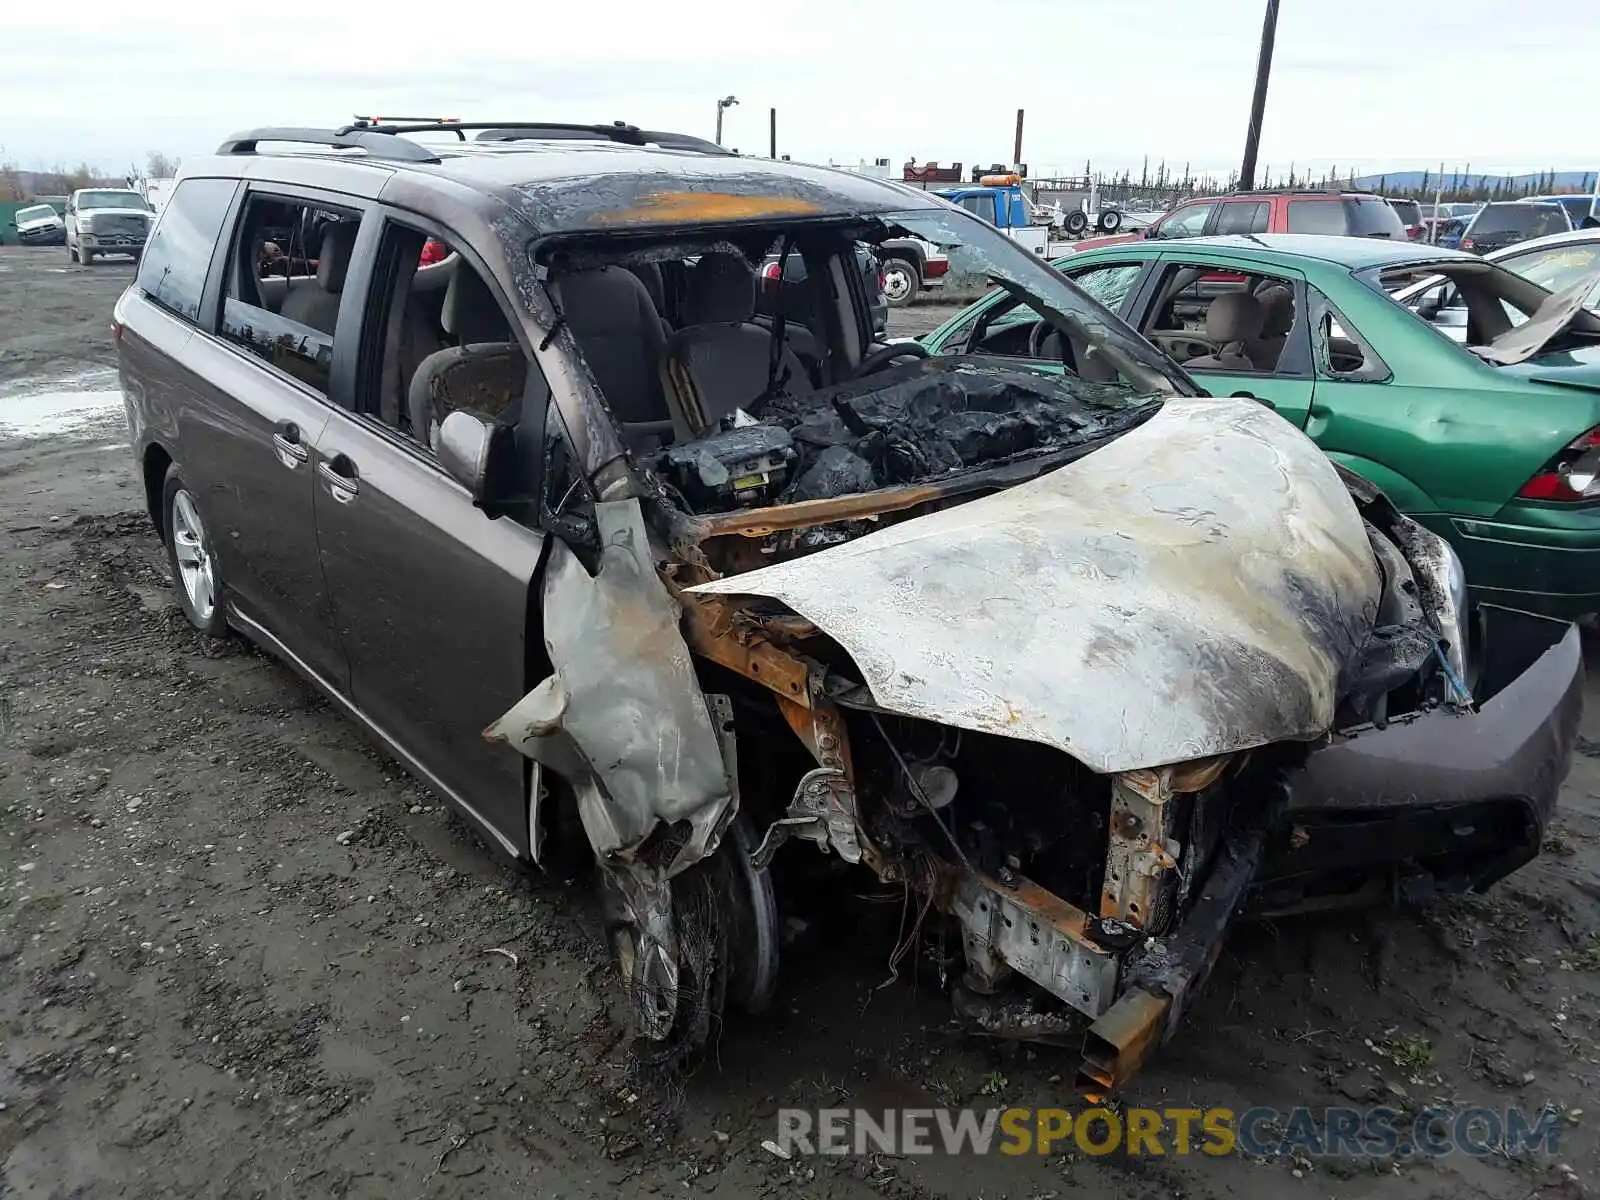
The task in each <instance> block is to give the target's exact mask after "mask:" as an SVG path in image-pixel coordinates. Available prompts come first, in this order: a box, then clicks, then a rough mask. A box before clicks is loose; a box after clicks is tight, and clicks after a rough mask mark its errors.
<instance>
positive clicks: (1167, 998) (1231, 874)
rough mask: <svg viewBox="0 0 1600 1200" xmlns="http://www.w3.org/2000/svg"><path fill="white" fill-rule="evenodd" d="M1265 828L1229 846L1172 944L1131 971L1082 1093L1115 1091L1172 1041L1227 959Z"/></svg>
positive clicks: (1095, 1029) (1156, 945)
mask: <svg viewBox="0 0 1600 1200" xmlns="http://www.w3.org/2000/svg"><path fill="white" fill-rule="evenodd" d="M1266 839H1267V829H1266V824H1265V822H1256V823H1254V824H1251V825H1248V826H1246V827H1245V828H1243V829H1241V830H1236V831H1235V832H1234V833H1232V834H1231V835H1230V836H1229V837H1228V839H1227V840H1226V841H1225V842H1224V843H1223V848H1222V853H1221V856H1220V858H1219V859H1218V862H1217V865H1216V867H1215V868H1214V869H1213V870H1212V872H1211V875H1210V877H1209V878H1207V880H1206V883H1205V887H1204V888H1203V889H1202V890H1201V893H1200V898H1199V899H1198V900H1196V901H1195V903H1194V905H1193V906H1192V907H1191V908H1190V909H1189V912H1188V914H1187V915H1186V916H1185V917H1184V919H1183V923H1182V924H1181V925H1180V926H1179V927H1178V929H1177V930H1176V931H1175V932H1173V933H1172V934H1171V936H1169V937H1164V938H1152V939H1151V940H1149V941H1147V942H1145V943H1144V944H1143V945H1141V946H1138V947H1136V948H1135V949H1134V950H1132V951H1130V952H1129V954H1128V956H1127V958H1126V960H1125V961H1124V964H1123V976H1122V987H1123V989H1124V991H1123V994H1122V996H1121V997H1120V998H1118V1000H1117V1002H1116V1004H1114V1005H1113V1006H1112V1007H1111V1009H1110V1010H1109V1011H1107V1012H1106V1013H1105V1014H1104V1015H1103V1016H1101V1017H1100V1019H1099V1020H1097V1021H1096V1022H1095V1023H1094V1024H1093V1025H1091V1026H1090V1027H1089V1031H1088V1033H1087V1034H1086V1035H1085V1037H1084V1043H1083V1061H1082V1063H1081V1065H1080V1066H1079V1068H1078V1076H1077V1085H1078V1088H1079V1090H1080V1091H1084V1092H1087V1093H1088V1094H1089V1095H1090V1096H1093V1097H1099V1096H1103V1095H1105V1094H1106V1093H1108V1092H1111V1091H1115V1090H1116V1089H1117V1088H1119V1087H1120V1086H1121V1085H1122V1084H1123V1083H1125V1082H1126V1081H1127V1080H1128V1079H1129V1078H1131V1077H1132V1076H1133V1075H1134V1073H1135V1072H1137V1071H1138V1069H1139V1067H1140V1066H1141V1065H1142V1064H1143V1063H1144V1061H1145V1059H1147V1058H1148V1057H1149V1056H1150V1054H1151V1053H1152V1052H1153V1051H1154V1050H1155V1048H1156V1047H1157V1046H1158V1045H1160V1044H1161V1042H1163V1041H1164V1040H1166V1039H1167V1038H1168V1037H1170V1036H1171V1035H1172V1032H1173V1030H1174V1029H1176V1028H1177V1026H1178V1024H1179V1022H1180V1021H1182V1020H1183V1015H1184V1012H1185V1010H1186V1009H1187V1006H1188V1003H1189V1001H1190V1000H1192V999H1193V997H1194V995H1195V993H1196V992H1197V991H1198V990H1199V988H1200V987H1201V985H1202V984H1204V982H1205V979H1206V976H1207V975H1208V974H1210V972H1211V968H1212V967H1213V966H1214V965H1215V964H1216V961H1217V956H1218V955H1219V954H1220V953H1221V952H1222V943H1223V940H1224V939H1225V938H1226V937H1227V933H1228V929H1229V927H1230V926H1231V925H1232V923H1233V919H1234V917H1235V916H1236V915H1237V914H1238V912H1239V909H1240V907H1241V906H1242V904H1243V903H1244V897H1245V893H1246V892H1247V890H1248V889H1249V886H1250V881H1251V880H1252V879H1254V878H1255V875H1256V871H1257V869H1258V868H1259V867H1260V865H1261V854H1262V850H1263V847H1264V846H1265V845H1266Z"/></svg>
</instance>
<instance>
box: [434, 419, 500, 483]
mask: <svg viewBox="0 0 1600 1200" xmlns="http://www.w3.org/2000/svg"><path fill="white" fill-rule="evenodd" d="M511 437H512V431H511V429H510V428H509V427H507V426H505V425H500V424H498V423H497V422H494V421H491V420H489V419H487V418H485V417H482V416H480V415H479V414H477V413H474V412H468V411H466V410H465V409H460V408H458V409H456V410H455V411H453V412H450V413H447V414H446V415H445V418H444V420H443V422H441V423H440V425H439V435H438V439H439V440H438V442H437V444H436V445H435V446H434V452H435V453H436V454H437V455H438V456H439V465H440V466H442V467H443V468H444V469H445V473H446V474H447V475H449V476H450V478H451V479H454V480H455V481H456V482H457V483H459V484H460V485H461V486H462V487H464V488H466V489H467V492H468V494H469V495H471V497H472V502H473V503H474V504H477V505H482V504H483V503H484V502H485V501H492V500H493V499H495V497H494V495H493V491H494V484H495V482H496V479H495V476H496V475H497V474H499V473H500V471H499V470H497V468H501V463H502V462H503V460H504V459H505V457H506V454H507V453H508V452H509V450H510V448H511V446H510V443H511ZM501 469H502V470H503V468H501Z"/></svg>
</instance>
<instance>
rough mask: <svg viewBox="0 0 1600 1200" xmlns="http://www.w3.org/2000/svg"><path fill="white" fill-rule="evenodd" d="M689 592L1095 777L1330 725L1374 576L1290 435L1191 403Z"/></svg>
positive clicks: (1348, 523) (1350, 522)
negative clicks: (805, 638) (971, 491)
mask: <svg viewBox="0 0 1600 1200" xmlns="http://www.w3.org/2000/svg"><path fill="white" fill-rule="evenodd" d="M689 590H690V591H691V592H707V593H720V594H724V595H735V596H737V595H748V596H761V597H767V598H770V599H772V600H776V601H779V602H781V603H783V604H785V605H787V606H788V607H789V608H791V609H793V610H794V611H795V612H797V613H799V614H801V615H802V616H804V617H806V618H807V619H808V620H810V621H811V622H812V623H813V624H815V625H816V626H817V627H818V628H819V629H821V630H822V631H823V632H824V633H826V634H827V635H828V636H829V637H831V638H832V639H833V640H834V641H836V642H837V643H838V644H839V645H840V647H841V648H843V649H844V650H845V651H846V652H847V653H848V654H849V655H850V657H851V658H852V659H853V660H854V663H855V664H856V666H857V668H858V669H859V671H860V673H861V680H862V682H863V683H865V684H866V686H867V688H868V689H869V690H870V691H871V694H872V698H873V700H874V701H875V702H876V703H877V704H878V705H879V706H880V707H882V708H883V709H885V710H888V711H892V712H896V713H900V714H904V715H906V716H910V717H920V718H924V719H927V720H930V721H938V722H941V723H944V724H948V725H953V726H957V727H959V728H964V729H973V730H980V731H983V732H986V733H996V734H1001V735H1005V736H1010V737H1016V738H1022V739H1026V740H1029V741H1036V742H1041V743H1043V744H1046V745H1049V746H1054V747H1057V748H1058V749H1060V750H1063V751H1065V752H1066V753H1068V754H1071V755H1072V756H1074V757H1075V758H1077V759H1079V760H1080V761H1082V762H1084V763H1085V764H1087V765H1088V766H1089V767H1091V768H1093V769H1094V770H1097V771H1103V772H1112V771H1122V770H1130V769H1133V768H1137V767H1148V766H1156V765H1160V764H1164V763H1171V762H1179V761H1183V760H1186V759H1191V758H1198V757H1203V756H1206V755H1212V754H1220V753H1224V752H1227V751H1233V750H1242V749H1247V748H1249V747H1253V746H1260V745H1264V744H1267V743H1270V742H1275V741H1281V740H1285V739H1308V738H1313V737H1316V736H1318V735H1320V734H1322V733H1324V732H1326V731H1327V730H1328V729H1329V728H1330V726H1331V725H1332V723H1333V717H1334V708H1335V704H1336V701H1337V699H1338V692H1339V680H1340V676H1341V672H1342V671H1343V670H1344V669H1345V668H1346V667H1347V666H1349V664H1351V663H1352V662H1353V661H1354V660H1355V659H1356V658H1357V657H1358V655H1359V654H1360V652H1361V648H1362V647H1363V646H1364V644H1365V643H1366V641H1367V639H1368V637H1369V635H1370V633H1371V631H1372V628H1373V622H1374V619H1375V615H1376V612H1377V607H1378V598H1379V592H1380V579H1379V576H1378V571H1377V567H1376V564H1375V561H1374V558H1373V553H1372V550H1371V547H1370V545H1369V542H1368V540H1367V534H1366V530H1365V527H1364V525H1363V523H1362V519H1361V517H1360V515H1359V513H1358V512H1357V510H1356V506H1355V503H1354V501H1353V500H1352V499H1351V497H1350V495H1349V493H1348V492H1347V491H1346V489H1345V487H1344V484H1343V483H1342V482H1341V481H1340V479H1339V477H1338V475H1337V474H1336V473H1335V471H1334V469H1333V467H1332V466H1331V465H1330V464H1329V462H1328V461H1327V459H1326V458H1324V457H1323V455H1322V453H1321V451H1319V450H1318V449H1317V447H1316V446H1315V445H1313V444H1312V442H1311V441H1310V440H1309V439H1307V438H1306V437H1305V436H1304V435H1303V434H1302V433H1301V432H1300V431H1299V430H1297V429H1295V428H1294V427H1293V426H1291V425H1290V424H1288V423H1287V422H1286V421H1284V420H1283V419H1282V418H1280V417H1278V416H1277V415H1276V414H1274V413H1272V412H1271V411H1269V410H1268V409H1266V408H1264V407H1262V406H1261V405H1259V404H1256V403H1254V402H1252V401H1246V400H1234V399H1211V398H1198V399H1175V400H1171V401H1169V402H1168V403H1167V404H1166V405H1165V406H1164V407H1163V408H1162V409H1161V411H1160V412H1158V413H1157V414H1156V415H1155V416H1154V417H1152V418H1151V419H1150V420H1148V421H1145V422H1144V423H1143V424H1141V425H1139V426H1138V427H1137V428H1135V429H1132V430H1130V431H1129V432H1127V433H1125V434H1123V435H1122V436H1121V437H1120V438H1118V439H1117V440H1115V441H1113V442H1111V443H1110V444H1109V445H1107V446H1104V447H1102V448H1101V449H1099V450H1096V451H1095V452H1093V453H1092V454H1089V455H1087V456H1086V457H1084V458H1082V459H1080V460H1078V461H1076V462H1074V463H1071V464H1069V465H1067V466H1064V467H1061V468H1059V469H1057V470H1055V471H1053V472H1051V473H1049V474H1047V475H1043V476H1041V477H1039V478H1037V479H1034V480H1031V481H1029V482H1027V483H1024V484H1021V485H1018V486H1016V487H1014V488H1011V489H1009V490H1007V491H1003V492H997V493H994V494H992V495H989V496H985V497H982V498H980V499H977V500H973V501H970V502H968V503H966V504H961V505H958V506H955V507H952V508H948V509H944V510H942V511H939V512H935V513H932V514H929V515H926V516H922V517H917V518H915V519H912V520H908V521H905V522H903V523H900V524H896V525H893V526H890V527H889V528H886V529H883V530H881V531H879V532H876V533H873V534H869V535H867V536H865V537H862V538H858V539H856V540H855V541H852V542H849V543H846V544H844V545H840V546H835V547H831V548H829V549H826V550H823V551H819V552H818V553H815V554H812V555H810V556H808V557H805V558H799V559H794V560H791V561H788V562H784V563H780V564H775V565H773V566H770V567H764V568H762V569H760V570H756V571H752V572H749V573H748V574H744V575H738V576H732V577H729V578H725V579H721V580H717V581H715V582H713V583H707V584H701V585H699V586H697V587H693V588H691V589H689Z"/></svg>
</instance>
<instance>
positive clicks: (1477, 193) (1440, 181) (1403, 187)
mask: <svg viewBox="0 0 1600 1200" xmlns="http://www.w3.org/2000/svg"><path fill="white" fill-rule="evenodd" d="M1562 174H1563V173H1562V172H1558V171H1556V170H1555V169H1554V168H1549V169H1547V170H1544V171H1540V172H1539V173H1538V174H1536V175H1528V176H1519V177H1516V178H1512V177H1511V176H1507V175H1485V174H1474V173H1473V172H1472V169H1471V167H1468V168H1467V169H1466V170H1464V171H1446V172H1443V173H1440V172H1437V171H1423V172H1422V174H1421V177H1420V178H1413V177H1414V176H1415V175H1416V173H1415V172H1413V171H1407V172H1405V173H1404V178H1405V180H1406V182H1402V180H1401V179H1400V178H1396V180H1395V183H1394V185H1393V186H1392V187H1391V186H1390V184H1389V177H1388V175H1379V176H1378V177H1377V181H1376V183H1374V182H1372V179H1373V177H1372V176H1371V175H1363V176H1361V177H1360V178H1362V179H1364V180H1366V181H1367V182H1366V183H1365V184H1364V185H1362V186H1360V188H1359V190H1364V191H1372V192H1377V193H1378V194H1380V195H1384V196H1404V197H1409V198H1411V199H1415V200H1422V201H1427V202H1432V201H1433V200H1434V198H1435V197H1436V196H1437V197H1438V198H1439V199H1441V200H1445V201H1450V202H1461V203H1465V202H1469V201H1483V200H1515V199H1517V198H1519V197H1521V196H1544V195H1553V194H1557V193H1561V192H1576V193H1579V194H1588V193H1591V192H1593V191H1594V186H1595V174H1594V173H1593V172H1591V173H1589V174H1587V175H1585V176H1584V177H1583V182H1582V184H1581V186H1580V185H1576V184H1574V183H1572V182H1571V180H1570V175H1571V173H1570V172H1567V173H1566V174H1567V176H1568V179H1567V181H1565V182H1559V183H1558V182H1557V180H1558V179H1560V178H1561V176H1562ZM1356 178H1357V176H1356V174H1355V172H1354V171H1349V172H1343V171H1340V170H1339V169H1338V168H1337V167H1334V168H1332V169H1330V170H1327V171H1323V172H1321V173H1311V172H1304V173H1302V172H1297V171H1296V170H1295V168H1294V165H1293V164H1292V163H1291V164H1290V166H1289V169H1288V170H1287V171H1279V172H1278V173H1276V174H1274V172H1273V171H1272V169H1271V168H1270V167H1268V168H1266V169H1265V170H1263V171H1262V172H1261V174H1260V176H1259V177H1258V178H1257V180H1256V186H1257V187H1259V188H1306V189H1308V190H1323V191H1340V190H1346V191H1354V190H1358V185H1357V184H1356V182H1355V180H1356ZM1090 179H1093V181H1094V183H1095V185H1096V186H1097V187H1098V188H1099V190H1101V191H1102V192H1105V193H1107V194H1108V195H1109V196H1112V197H1116V196H1118V195H1125V196H1140V195H1143V196H1216V195H1221V194H1223V193H1226V192H1232V191H1237V190H1238V187H1239V173H1238V172H1237V171H1231V172H1229V173H1228V174H1227V175H1226V176H1223V175H1217V174H1196V173H1195V172H1193V171H1191V170H1190V167H1189V164H1188V163H1185V164H1184V165H1183V169H1182V170H1181V171H1179V170H1176V169H1171V168H1169V167H1168V165H1167V163H1166V162H1165V161H1162V162H1160V163H1158V164H1157V165H1156V166H1155V168H1154V169H1153V170H1152V169H1151V166H1150V160H1149V158H1146V159H1145V160H1144V167H1143V169H1142V170H1141V171H1140V172H1139V175H1138V176H1137V177H1135V176H1134V174H1133V172H1132V171H1131V170H1124V171H1121V172H1118V173H1114V174H1113V173H1108V172H1091V170H1090V164H1088V163H1085V164H1084V176H1083V179H1082V180H1081V181H1069V182H1078V183H1080V184H1081V186H1087V184H1088V181H1089V180H1090Z"/></svg>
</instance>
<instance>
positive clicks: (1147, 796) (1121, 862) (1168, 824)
mask: <svg viewBox="0 0 1600 1200" xmlns="http://www.w3.org/2000/svg"><path fill="white" fill-rule="evenodd" d="M1232 757H1233V756H1232V755H1227V754H1219V755H1216V756H1215V757H1212V758H1202V759H1196V760H1194V761H1193V762H1186V763H1179V764H1178V765H1176V766H1171V767H1157V768H1154V769H1150V770H1139V771H1124V772H1123V773H1122V774H1120V775H1116V776H1113V777H1112V780H1111V823H1110V836H1109V838H1108V839H1107V843H1106V871H1105V879H1104V882H1103V883H1102V885H1101V892H1100V915H1101V916H1102V917H1115V918H1117V919H1118V920H1121V921H1126V922H1128V923H1129V924H1130V925H1134V926H1136V927H1138V928H1140V929H1144V930H1148V931H1149V932H1151V933H1164V932H1166V926H1167V925H1168V924H1169V923H1170V921H1171V918H1172V917H1173V915H1174V913H1173V912H1172V909H1173V907H1174V904H1175V901H1176V890H1177V885H1178V863H1179V861H1180V860H1181V859H1182V857H1183V845H1182V843H1181V842H1180V841H1179V840H1178V838H1177V835H1176V832H1175V831H1174V829H1173V824H1174V818H1173V805H1172V799H1173V797H1174V796H1176V795H1178V794H1180V793H1189V792H1199V791H1202V790H1204V789H1205V788H1207V787H1210V786H1211V784H1213V783H1215V782H1216V781H1217V779H1218V778H1220V777H1221V775H1222V772H1223V771H1224V770H1225V769H1226V768H1227V766H1228V764H1229V762H1231V761H1232Z"/></svg>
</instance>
